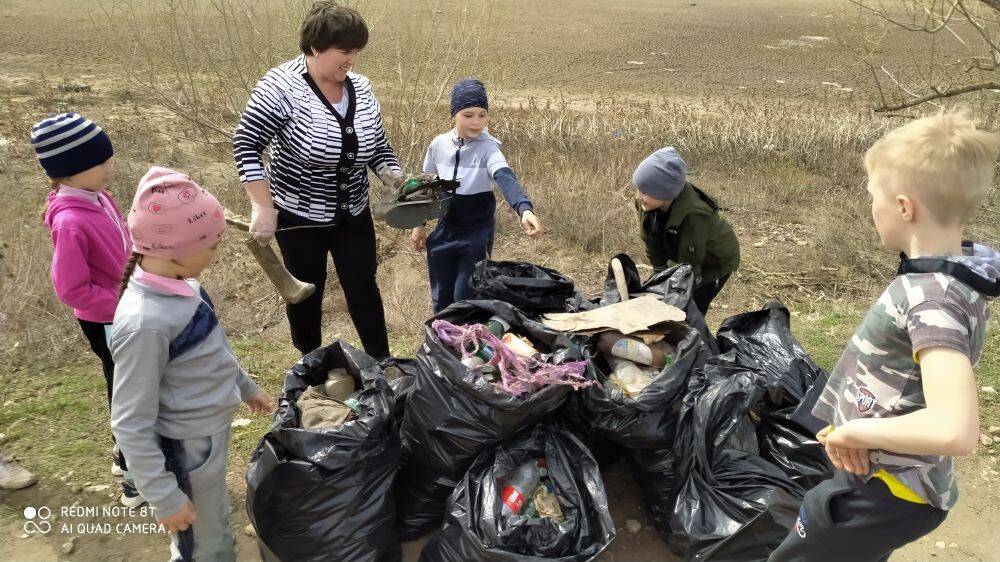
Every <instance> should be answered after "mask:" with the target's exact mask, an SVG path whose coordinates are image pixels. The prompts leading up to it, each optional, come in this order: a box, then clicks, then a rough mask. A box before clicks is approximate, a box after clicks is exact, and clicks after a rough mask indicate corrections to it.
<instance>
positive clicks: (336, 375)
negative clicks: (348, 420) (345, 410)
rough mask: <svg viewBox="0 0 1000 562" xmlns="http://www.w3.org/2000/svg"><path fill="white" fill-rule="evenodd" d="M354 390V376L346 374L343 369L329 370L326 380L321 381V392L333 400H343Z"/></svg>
mask: <svg viewBox="0 0 1000 562" xmlns="http://www.w3.org/2000/svg"><path fill="white" fill-rule="evenodd" d="M354 390H355V384H354V377H352V376H351V375H349V374H347V370H345V369H334V370H333V371H330V375H329V376H328V377H327V379H326V382H325V383H323V392H324V393H326V395H327V396H329V397H330V398H333V399H334V400H340V401H342V402H343V401H344V400H346V399H347V397H348V396H350V395H351V393H352V392H354Z"/></svg>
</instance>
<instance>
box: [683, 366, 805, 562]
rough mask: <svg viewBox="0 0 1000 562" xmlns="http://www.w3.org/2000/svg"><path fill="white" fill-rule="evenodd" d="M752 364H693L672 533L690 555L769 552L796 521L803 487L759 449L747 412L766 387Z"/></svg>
mask: <svg viewBox="0 0 1000 562" xmlns="http://www.w3.org/2000/svg"><path fill="white" fill-rule="evenodd" d="M765 390H766V388H765V381H764V380H763V378H762V377H761V376H760V375H758V374H756V373H755V372H753V371H750V370H745V369H741V370H727V368H725V367H722V368H716V367H715V366H709V368H706V369H704V370H698V371H696V372H695V373H694V374H693V375H692V377H691V382H690V388H689V392H688V394H687V396H685V398H684V406H683V408H682V409H681V416H680V420H679V421H678V428H677V436H676V441H675V443H674V450H675V453H676V455H677V459H679V466H678V468H677V472H678V474H679V476H678V486H677V488H676V490H677V496H676V501H675V504H674V509H673V516H672V517H671V519H670V530H671V531H672V534H671V535H670V536H669V537H667V543H668V545H669V546H670V547H671V549H673V550H674V551H675V552H677V553H678V554H682V555H683V556H685V557H686V558H687V559H688V560H716V561H734V562H735V561H756V560H766V559H767V557H768V556H769V555H770V553H771V552H773V551H774V549H776V548H777V547H778V545H779V544H781V541H782V540H784V538H785V536H786V535H787V534H788V530H789V529H790V528H791V526H792V525H793V524H794V522H795V517H796V515H797V514H798V508H799V505H800V504H801V502H802V498H803V496H804V495H805V490H803V489H802V487H801V486H799V485H798V484H796V483H795V482H793V481H792V480H791V479H790V478H789V477H788V476H786V475H785V473H783V472H782V471H781V470H780V469H778V468H777V467H776V466H774V465H772V464H770V463H769V462H767V461H766V460H764V459H763V458H760V457H759V456H757V455H756V454H755V452H754V450H755V449H756V446H757V444H756V437H755V435H754V432H753V424H752V422H751V421H750V419H749V415H748V413H749V412H750V410H751V408H752V407H753V406H754V405H755V404H756V403H757V402H758V401H760V400H761V397H762V396H763V395H764V393H765Z"/></svg>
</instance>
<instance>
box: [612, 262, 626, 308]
mask: <svg viewBox="0 0 1000 562" xmlns="http://www.w3.org/2000/svg"><path fill="white" fill-rule="evenodd" d="M611 272H612V273H613V274H614V276H615V286H616V287H618V296H619V298H621V302H625V301H627V300H628V282H627V281H626V280H625V269H624V268H623V267H622V262H621V260H619V259H618V258H615V259H613V260H611Z"/></svg>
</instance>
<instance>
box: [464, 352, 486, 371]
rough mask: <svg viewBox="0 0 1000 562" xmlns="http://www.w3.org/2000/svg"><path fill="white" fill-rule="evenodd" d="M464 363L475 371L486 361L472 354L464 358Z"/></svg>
mask: <svg viewBox="0 0 1000 562" xmlns="http://www.w3.org/2000/svg"><path fill="white" fill-rule="evenodd" d="M462 364H463V365H465V366H466V367H468V368H469V369H470V370H473V371H475V370H476V369H479V368H480V367H482V366H483V365H485V364H486V361H483V360H482V359H480V358H479V357H477V356H475V355H470V356H468V357H466V358H465V359H462Z"/></svg>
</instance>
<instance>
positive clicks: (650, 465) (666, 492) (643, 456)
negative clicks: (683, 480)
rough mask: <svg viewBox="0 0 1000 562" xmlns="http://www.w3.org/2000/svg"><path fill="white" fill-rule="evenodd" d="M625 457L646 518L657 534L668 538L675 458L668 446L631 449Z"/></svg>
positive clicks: (673, 488) (675, 467) (671, 514)
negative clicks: (637, 488) (640, 497)
mask: <svg viewBox="0 0 1000 562" xmlns="http://www.w3.org/2000/svg"><path fill="white" fill-rule="evenodd" d="M626 458H628V461H629V467H630V468H631V470H632V478H633V479H635V483H636V485H637V486H638V487H639V494H640V495H641V496H642V507H643V511H645V513H646V517H647V518H648V519H649V521H650V523H652V524H653V527H654V528H656V530H657V531H659V532H660V534H661V535H663V536H667V535H669V534H670V518H671V517H672V516H673V512H674V498H675V497H676V494H677V492H676V490H675V488H676V487H677V481H676V480H677V455H676V454H675V453H674V450H673V449H672V448H669V447H668V448H664V449H648V450H641V449H632V450H629V451H627V453H626Z"/></svg>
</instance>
